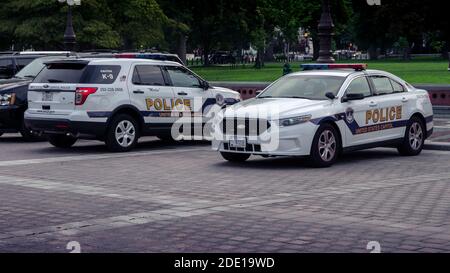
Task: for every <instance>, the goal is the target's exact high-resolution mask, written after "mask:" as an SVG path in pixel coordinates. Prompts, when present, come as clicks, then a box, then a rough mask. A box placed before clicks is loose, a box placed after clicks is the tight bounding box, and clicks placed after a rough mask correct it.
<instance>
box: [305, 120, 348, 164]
mask: <svg viewBox="0 0 450 273" xmlns="http://www.w3.org/2000/svg"><path fill="white" fill-rule="evenodd" d="M340 143H341V142H340V139H339V136H338V134H337V132H336V129H335V128H334V127H333V126H332V125H330V124H322V125H321V126H320V127H319V129H318V130H317V132H316V135H315V136H314V140H313V143H312V146H311V154H310V158H311V161H312V162H311V163H312V165H313V166H314V167H318V168H324V167H329V166H331V165H333V164H334V163H335V162H336V159H337V157H338V154H339V149H340Z"/></svg>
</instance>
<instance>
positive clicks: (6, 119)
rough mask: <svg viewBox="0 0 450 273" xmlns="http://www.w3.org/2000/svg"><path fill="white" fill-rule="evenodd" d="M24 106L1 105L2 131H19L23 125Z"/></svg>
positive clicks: (0, 119) (0, 130)
mask: <svg viewBox="0 0 450 273" xmlns="http://www.w3.org/2000/svg"><path fill="white" fill-rule="evenodd" d="M24 112H25V109H24V107H21V106H18V105H8V106H0V132H3V133H9V132H17V131H18V130H19V129H20V128H21V127H22V122H23V113H24Z"/></svg>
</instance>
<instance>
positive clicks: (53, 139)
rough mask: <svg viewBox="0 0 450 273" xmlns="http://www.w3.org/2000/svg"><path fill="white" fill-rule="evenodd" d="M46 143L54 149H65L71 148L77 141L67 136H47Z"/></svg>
mask: <svg viewBox="0 0 450 273" xmlns="http://www.w3.org/2000/svg"><path fill="white" fill-rule="evenodd" d="M48 142H50V144H52V145H53V146H55V147H58V148H63V149H67V148H70V147H72V146H73V144H75V142H77V139H76V138H74V137H71V136H67V135H50V136H48Z"/></svg>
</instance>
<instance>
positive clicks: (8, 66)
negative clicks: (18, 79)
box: [0, 59, 14, 79]
mask: <svg viewBox="0 0 450 273" xmlns="http://www.w3.org/2000/svg"><path fill="white" fill-rule="evenodd" d="M12 76H14V66H13V62H12V60H11V59H1V60H0V79H3V78H10V77H12Z"/></svg>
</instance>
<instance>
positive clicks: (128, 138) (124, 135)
mask: <svg viewBox="0 0 450 273" xmlns="http://www.w3.org/2000/svg"><path fill="white" fill-rule="evenodd" d="M115 135H116V141H117V143H119V145H120V146H122V147H124V148H127V147H129V146H130V145H131V144H133V141H134V139H135V138H136V129H135V128H134V125H133V123H132V122H130V121H128V120H122V121H121V122H119V124H117V127H116V131H115Z"/></svg>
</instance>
